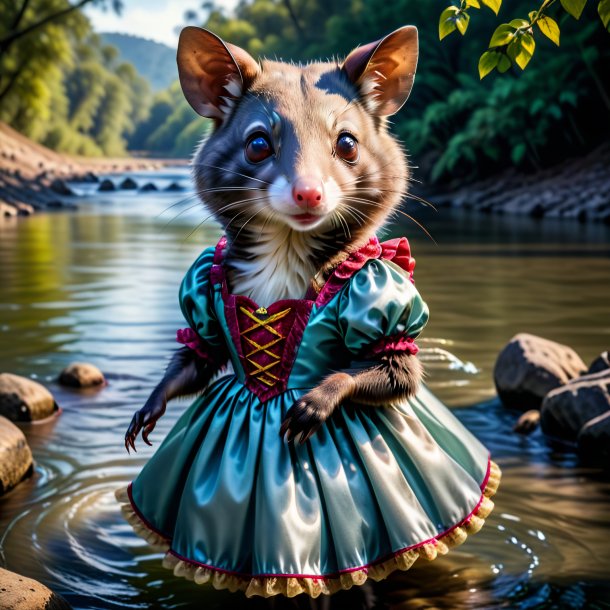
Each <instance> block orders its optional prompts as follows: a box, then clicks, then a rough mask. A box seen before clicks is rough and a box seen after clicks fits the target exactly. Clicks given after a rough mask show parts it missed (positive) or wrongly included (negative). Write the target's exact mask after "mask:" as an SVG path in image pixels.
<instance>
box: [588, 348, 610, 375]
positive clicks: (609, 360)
mask: <svg viewBox="0 0 610 610" xmlns="http://www.w3.org/2000/svg"><path fill="white" fill-rule="evenodd" d="M608 369H610V352H608V351H605V352H602V353H601V354H600V355H599V356H598V357H597V358H596V359H595V360H594V361H593V362H592V363H591V365H590V366H589V370H588V372H589V373H599V372H600V371H605V370H608Z"/></svg>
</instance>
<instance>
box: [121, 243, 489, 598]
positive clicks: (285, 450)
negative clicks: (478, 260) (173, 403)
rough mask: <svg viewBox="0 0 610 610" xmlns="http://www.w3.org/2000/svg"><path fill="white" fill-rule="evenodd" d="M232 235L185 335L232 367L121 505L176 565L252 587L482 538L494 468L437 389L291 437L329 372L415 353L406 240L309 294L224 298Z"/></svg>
mask: <svg viewBox="0 0 610 610" xmlns="http://www.w3.org/2000/svg"><path fill="white" fill-rule="evenodd" d="M224 247H225V241H224V239H223V240H221V242H220V243H219V244H218V246H216V248H209V249H207V250H205V251H204V252H203V253H202V255H201V256H200V257H199V258H198V259H197V261H196V262H195V263H194V264H193V266H192V267H191V269H190V270H189V271H188V272H187V274H186V276H185V278H184V280H183V282H182V286H181V289H180V305H181V308H182V311H183V313H184V315H185V318H186V320H187V321H188V323H189V329H187V330H185V331H182V333H179V340H180V341H181V342H182V343H185V344H187V345H189V346H190V347H192V348H193V349H196V350H197V351H198V352H199V353H200V355H201V356H202V357H204V358H209V359H210V360H211V361H215V362H221V361H223V360H225V359H226V358H228V359H230V362H231V364H232V367H233V371H234V372H231V373H230V374H228V375H226V376H224V377H220V378H218V379H217V380H215V381H212V382H211V383H210V385H209V386H208V388H207V389H206V391H205V392H204V394H203V395H202V396H200V397H199V398H197V399H196V400H195V401H194V402H193V404H192V405H191V406H190V407H189V408H188V409H187V410H186V411H185V412H184V414H183V415H182V416H181V417H180V418H179V420H178V422H177V423H176V425H175V426H174V427H173V429H172V430H171V431H170V432H169V434H168V436H167V438H166V439H165V440H164V441H163V443H162V444H161V445H160V446H159V448H158V450H157V451H156V453H155V454H154V455H153V457H152V458H151V459H150V460H149V461H148V463H147V464H146V465H145V466H144V468H143V469H142V471H141V473H140V474H139V476H138V477H137V478H136V479H135V480H134V481H133V482H132V483H131V484H130V485H129V487H128V488H127V489H126V490H119V491H118V492H117V498H118V499H119V501H121V502H123V506H122V508H123V512H124V514H125V516H126V517H127V519H128V520H129V522H130V523H131V524H132V525H133V526H134V529H135V530H136V532H137V533H139V534H140V535H142V536H143V537H144V538H145V539H146V540H147V541H148V542H149V543H151V544H152V545H154V546H155V547H157V548H160V549H163V550H164V551H166V555H165V559H164V565H165V566H166V567H169V568H172V569H173V570H174V573H175V574H177V575H181V576H185V577H186V578H189V579H190V580H194V581H195V582H196V583H198V584H201V583H204V582H211V584H213V586H214V587H216V588H219V589H220V588H228V589H230V590H242V591H244V592H245V593H246V595H248V596H250V595H263V596H266V597H267V596H272V595H277V594H283V595H287V596H294V595H297V594H299V593H306V594H308V595H310V596H311V597H317V596H318V595H320V594H321V593H326V594H328V593H333V592H335V591H337V590H339V589H342V588H349V587H351V586H352V585H354V584H356V585H359V584H362V583H363V582H364V581H365V580H366V579H367V578H372V579H374V580H381V579H383V578H385V577H386V576H387V575H388V574H390V573H391V572H393V571H394V570H397V569H400V570H406V569H408V568H409V567H410V566H411V565H412V564H413V563H414V562H415V560H416V559H417V558H419V557H425V558H426V559H434V558H435V557H436V556H437V554H444V553H446V552H447V550H448V548H449V547H451V546H455V545H456V544H460V543H461V542H463V541H464V539H465V538H466V536H467V533H474V532H476V531H478V530H479V529H480V528H481V526H482V525H483V521H484V519H485V517H486V516H487V515H488V514H489V513H490V511H491V509H492V508H493V502H492V501H491V500H490V496H492V495H493V494H494V493H495V491H496V488H497V486H498V483H499V479H500V471H499V469H498V467H497V466H496V465H495V464H494V462H492V461H491V459H490V457H489V454H488V452H487V450H486V449H485V448H484V447H483V446H482V445H481V443H480V442H479V441H478V440H477V439H476V438H475V437H474V436H473V435H472V434H471V433H470V432H468V430H466V428H464V426H463V425H462V424H461V423H460V422H459V421H458V420H457V419H456V418H455V416H454V415H453V414H452V413H451V412H450V411H449V410H448V409H447V408H446V407H445V406H444V405H443V404H442V403H441V402H440V401H439V400H438V399H437V398H435V397H434V395H433V394H431V393H430V391H429V390H428V389H427V388H425V387H422V388H421V389H420V390H419V392H418V393H417V395H416V396H414V397H412V398H410V399H409V400H402V401H396V402H393V403H392V404H388V405H386V406H384V407H373V406H364V405H342V407H341V408H339V409H337V410H336V411H335V413H334V414H333V416H332V417H331V418H330V419H329V420H328V421H327V422H326V423H325V424H324V425H322V427H321V428H320V430H319V431H318V432H317V433H316V434H315V435H314V436H313V437H312V438H311V439H310V440H308V441H307V442H306V443H305V444H303V445H300V444H299V443H292V442H291V443H287V442H286V441H285V440H284V439H282V438H281V437H280V436H279V429H280V426H281V423H282V420H283V417H284V415H285V413H286V412H287V410H288V409H289V408H290V407H291V406H292V405H293V404H294V402H295V401H296V400H298V399H299V398H300V397H301V396H303V395H304V394H305V393H306V392H307V391H308V390H310V389H311V388H313V387H314V386H316V385H317V384H318V383H319V381H320V380H321V379H322V378H323V377H325V376H326V375H328V374H329V373H330V372H332V371H336V370H339V369H342V368H348V367H349V366H350V362H351V361H354V360H366V359H367V358H368V359H370V356H371V354H379V353H381V352H384V351H389V350H394V351H403V350H409V351H410V352H411V353H415V352H416V351H417V347H416V345H415V344H414V342H413V339H414V338H416V337H417V335H419V333H420V332H421V330H422V328H423V327H424V325H425V323H426V322H427V319H428V309H427V307H426V305H425V303H424V302H423V301H422V299H421V297H420V296H419V294H418V292H417V290H416V289H415V286H414V284H413V281H412V273H413V267H414V264H415V263H414V260H413V259H412V258H411V256H410V251H409V245H408V242H407V240H406V239H405V238H401V239H395V240H392V241H389V242H384V243H382V244H380V243H379V241H378V240H377V238H375V237H374V238H372V239H370V240H369V242H368V243H367V244H366V245H365V246H364V247H363V248H361V249H360V250H358V251H357V252H354V253H352V254H351V255H350V256H349V257H348V258H347V259H346V260H345V261H344V262H342V263H341V264H339V265H338V266H337V267H336V269H335V270H334V272H333V273H332V275H331V276H330V277H329V279H328V280H327V281H326V283H325V284H324V286H323V287H322V288H321V291H320V292H319V293H318V294H316V293H315V291H312V293H311V294H309V295H307V296H308V297H311V298H305V299H301V300H282V301H278V302H276V303H273V304H272V305H271V306H269V307H267V308H266V309H265V308H263V307H259V306H258V305H257V304H256V303H254V302H253V301H252V300H251V299H249V298H247V297H244V296H236V295H233V294H230V293H229V291H228V288H227V284H226V282H225V278H224V272H223V267H222V256H223V250H224Z"/></svg>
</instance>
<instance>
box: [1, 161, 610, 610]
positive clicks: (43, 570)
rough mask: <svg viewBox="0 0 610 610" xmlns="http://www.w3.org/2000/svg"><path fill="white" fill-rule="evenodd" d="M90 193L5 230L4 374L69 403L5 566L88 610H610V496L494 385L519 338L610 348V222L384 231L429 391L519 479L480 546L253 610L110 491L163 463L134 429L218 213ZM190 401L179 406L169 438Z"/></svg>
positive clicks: (40, 434)
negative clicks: (172, 551)
mask: <svg viewBox="0 0 610 610" xmlns="http://www.w3.org/2000/svg"><path fill="white" fill-rule="evenodd" d="M148 179H149V178H146V180H148ZM176 179H178V180H180V181H181V182H182V183H183V184H185V183H186V177H185V175H184V174H183V173H179V174H176V175H165V176H160V175H157V176H156V177H155V180H157V181H159V180H161V181H162V180H165V183H163V182H160V184H168V183H169V182H171V181H174V180H176ZM85 188H87V187H83V189H85ZM83 192H85V191H83ZM88 197H89V199H90V200H91V203H90V204H87V203H85V205H84V206H83V208H82V209H81V211H80V212H79V213H76V214H63V213H59V214H54V215H39V216H35V217H32V218H26V219H19V220H17V221H14V222H13V221H9V222H7V223H3V224H0V287H1V292H0V370H6V371H11V372H14V373H18V374H22V375H29V376H37V377H38V378H39V379H41V380H42V381H44V382H45V383H48V384H49V385H50V386H51V387H52V390H53V391H54V393H55V394H56V398H57V401H58V403H59V404H60V405H61V406H62V408H63V413H62V414H61V415H60V416H59V417H56V418H53V419H52V420H50V421H46V422H44V423H41V424H24V425H23V426H22V427H23V429H24V431H25V433H26V435H27V437H28V440H29V442H30V445H31V447H32V450H33V452H34V456H35V459H36V470H35V475H34V476H33V477H32V478H31V479H30V480H28V481H26V482H25V483H23V484H22V485H21V486H19V487H18V488H16V489H15V490H13V491H12V492H11V493H9V494H8V495H7V496H5V497H4V498H2V499H0V532H4V534H3V536H2V537H1V538H0V563H3V564H5V565H6V567H8V568H9V569H12V570H15V571H18V572H22V573H24V574H26V575H27V576H31V577H33V578H37V579H39V580H41V581H42V582H44V583H45V584H48V585H49V586H51V587H52V588H53V589H55V590H57V591H58V592H60V593H62V594H63V595H65V596H66V597H67V598H68V600H69V601H70V602H71V603H72V604H73V606H74V607H75V608H77V609H83V610H84V609H87V610H92V609H97V608H99V609H107V608H200V607H202V606H205V607H206V608H269V607H272V608H277V609H280V608H311V607H319V608H359V607H370V608H393V609H394V608H395V609H411V608H413V609H415V608H418V609H419V608H431V607H434V608H610V585H609V584H608V579H609V577H610V567H609V566H610V545H609V544H608V540H609V539H610V536H609V535H610V510H609V509H610V483H609V482H608V480H607V479H604V478H603V477H602V476H601V474H600V473H598V472H596V471H594V470H585V469H584V468H582V467H580V466H579V465H578V464H577V462H576V460H575V459H574V457H573V456H570V455H560V454H557V453H554V452H553V450H552V449H551V448H549V447H548V446H547V445H546V444H545V442H544V440H543V439H542V437H541V435H540V433H539V432H537V433H535V434H534V435H532V436H531V437H527V438H523V437H520V436H517V435H514V434H513V433H512V432H511V429H512V425H513V423H514V415H513V414H511V413H509V412H507V411H505V410H503V409H502V408H501V407H500V406H499V405H498V404H497V402H495V401H494V400H493V394H494V392H493V382H492V378H491V372H492V368H493V363H494V359H495V356H496V354H497V352H498V350H499V348H500V347H501V346H502V345H503V344H504V343H505V342H506V341H507V340H508V339H509V338H510V337H511V336H512V334H514V333H515V332H517V331H529V332H534V333H537V334H541V335H543V336H546V337H549V338H551V339H555V340H558V341H561V342H565V343H568V344H570V345H572V346H573V347H575V348H576V350H577V351H578V352H579V353H580V354H581V355H582V356H583V358H584V359H585V361H587V360H591V359H592V358H593V357H595V356H596V355H597V354H598V353H599V352H600V351H601V350H602V349H606V348H607V346H608V344H609V343H610V326H609V325H608V319H609V318H608V296H609V292H608V290H609V289H608V277H610V246H609V245H608V244H609V243H610V240H609V237H610V230H609V229H608V228H607V227H602V226H594V227H587V226H569V225H561V224H556V225H553V224H550V223H549V222H547V221H545V223H544V224H539V223H537V222H534V221H529V220H523V219H521V220H511V219H508V218H488V217H484V216H470V215H468V214H466V213H463V212H462V213H455V212H452V211H442V212H439V213H438V214H437V215H436V216H434V215H430V216H424V215H423V214H422V213H421V210H416V209H414V211H416V213H417V217H418V218H419V219H420V220H423V221H424V222H425V224H426V225H427V226H428V228H429V229H430V231H431V232H432V234H433V235H434V237H435V239H436V240H437V242H438V244H439V245H438V246H436V245H434V244H433V243H432V242H430V241H429V240H427V239H426V238H425V236H424V235H423V234H422V233H421V232H420V231H419V230H417V229H416V228H415V227H396V226H395V227H393V228H392V229H391V230H390V231H389V232H388V234H389V235H398V234H402V233H404V232H406V233H407V234H408V235H409V237H410V238H411V241H412V244H413V250H414V253H415V255H416V258H417V260H418V267H417V271H416V280H417V284H418V287H419V289H420V291H421V292H422V294H423V295H424V297H425V298H426V300H427V301H428V304H429V305H430V309H431V312H432V317H431V321H430V324H429V326H428V327H427V329H426V331H425V334H424V337H423V338H422V340H421V345H422V347H423V348H424V349H423V350H422V356H423V358H424V360H425V361H426V366H427V370H428V373H429V385H430V387H431V388H432V390H433V391H434V392H435V393H437V394H438V395H439V396H440V397H441V398H442V399H443V400H445V401H446V402H447V403H448V404H450V405H453V406H462V407H464V406H466V405H476V406H471V407H469V408H460V409H458V411H457V412H458V415H459V417H460V418H461V419H462V420H463V421H464V422H465V423H466V425H467V426H468V427H469V428H470V429H471V430H473V432H474V433H475V434H476V435H477V436H478V437H479V438H481V440H482V441H483V442H484V443H485V444H486V445H487V446H488V447H489V448H490V450H491V451H492V453H493V455H494V457H495V459H496V460H497V461H498V462H499V464H500V466H501V467H502V468H503V471H504V479H503V485H502V486H501V488H500V493H499V495H498V496H497V502H496V505H497V507H496V511H495V512H494V513H493V515H492V517H491V518H490V520H489V523H488V525H487V526H486V527H485V528H484V529H483V530H482V531H481V532H480V533H479V534H477V535H476V536H475V537H473V538H471V539H470V540H469V541H468V542H467V544H466V545H465V546H463V547H460V548H459V549H456V550H454V551H453V552H452V553H451V554H450V555H449V556H447V557H445V558H442V559H440V560H439V561H436V562H433V563H431V564H423V563H422V565H420V566H418V567H417V568H415V569H413V570H411V571H410V572H407V573H405V574H399V575H396V576H394V577H392V578H390V579H389V580H388V581H385V582H382V583H378V584H374V585H370V586H366V587H363V588H356V589H354V590H352V591H349V592H345V593H344V594H340V595H337V596H334V597H333V598H331V599H324V600H320V601H318V602H317V603H316V604H314V605H311V604H310V602H309V601H308V600H307V599H299V598H297V599H296V600H275V601H272V602H268V601H265V600H261V599H255V600H251V601H246V600H245V598H244V597H243V596H242V595H241V594H229V593H226V592H218V591H214V590H213V589H210V588H207V587H206V588H201V587H197V586H196V585H193V584H191V583H188V582H185V581H183V580H182V579H177V578H175V577H173V576H172V575H171V573H170V572H167V571H166V570H164V569H163V568H162V567H161V566H160V561H159V555H157V554H155V553H152V552H151V551H150V550H149V549H148V547H147V546H146V544H145V543H144V542H143V541H141V540H140V539H139V538H137V537H136V536H135V535H134V534H133V533H132V531H131V528H130V527H129V526H128V525H127V524H126V523H125V522H124V521H123V519H122V518H121V517H120V514H119V511H118V508H117V505H116V503H115V502H114V499H113V496H112V492H113V490H114V489H115V488H116V487H118V486H120V485H121V484H124V483H126V482H127V481H128V480H130V479H131V478H133V477H134V476H135V475H136V473H137V472H138V471H139V469H140V468H141V466H142V464H143V463H144V461H145V460H146V459H147V458H148V457H149V456H150V455H151V453H152V451H154V448H152V449H151V448H148V447H144V446H142V448H141V449H140V450H139V452H138V453H137V455H132V456H128V455H127V454H126V453H125V451H124V448H123V446H122V436H123V433H124V430H125V428H126V426H127V424H128V422H129V420H130V418H131V415H132V412H133V411H134V410H135V409H136V408H138V407H140V406H141V405H142V404H143V402H144V400H145V399H146V397H147V395H148V392H149V391H150V389H151V388H152V386H153V384H154V383H155V382H156V381H157V380H158V378H159V376H160V375H161V373H162V370H163V368H164V365H165V362H166V358H167V355H168V354H169V353H170V351H171V350H172V349H173V347H174V344H173V336H174V332H175V329H176V328H177V327H179V326H181V325H182V321H181V319H180V312H179V309H178V306H177V287H178V284H179V281H180V279H181V277H182V275H183V273H184V272H185V270H186V269H187V268H188V266H189V265H190V262H191V261H192V260H193V259H194V258H195V257H196V255H197V254H198V252H199V251H200V250H201V249H202V248H203V247H205V246H207V245H209V244H212V243H214V242H215V240H216V239H217V238H218V230H217V229H216V228H215V227H214V226H213V225H210V224H205V223H204V224H203V225H202V226H200V227H199V228H198V229H197V230H196V231H195V232H194V233H193V234H192V235H190V236H189V234H190V233H191V231H192V230H193V229H194V228H195V227H197V225H198V224H199V223H200V222H201V221H202V220H203V219H204V218H205V214H204V212H203V211H202V210H200V209H199V208H198V207H197V206H195V207H193V208H191V209H188V210H187V209H186V208H189V207H190V206H192V205H193V204H194V203H195V202H194V199H193V198H192V197H191V196H190V193H188V192H186V193H182V194H176V193H171V194H170V193H146V194H139V193H137V192H119V193H104V194H103V197H101V196H97V195H96V196H95V197H94V196H93V195H89V196H88ZM93 199H95V201H93ZM176 202H181V203H180V204H178V205H175V206H174V207H173V208H171V209H169V210H167V211H165V212H164V210H166V209H167V208H168V207H169V206H171V205H172V204H174V203H176ZM181 212H183V213H182V214H180V213H181ZM178 214H180V215H179V216H177V215H178ZM172 219H173V220H172ZM170 220H171V222H169V221H170ZM168 223H169V224H168ZM75 359H79V360H89V361H92V362H94V363H96V364H97V365H99V366H100V367H101V368H102V370H104V372H105V373H106V374H107V376H108V379H109V385H108V387H106V388H104V389H103V390H100V391H97V390H96V391H92V392H84V393H79V392H75V391H70V390H66V389H62V388H60V387H58V386H56V385H55V384H54V382H53V379H54V378H55V376H56V375H57V373H58V371H59V370H60V369H61V368H62V367H63V366H64V365H65V364H67V363H68V362H69V361H72V360H75ZM186 404H187V403H185V402H183V403H180V402H177V403H175V404H173V405H171V406H170V409H169V410H168V414H167V415H166V416H165V417H164V418H163V419H162V420H161V421H160V422H159V425H158V426H157V429H156V430H155V432H154V434H153V437H154V438H153V440H154V441H156V443H158V442H159V440H160V439H161V438H163V436H164V435H165V434H166V433H167V432H168V431H169V429H170V427H171V425H172V424H173V423H174V422H175V421H176V418H177V416H178V414H179V413H180V412H181V411H182V410H183V409H184V408H185V406H186ZM270 535H272V533H271V532H270Z"/></svg>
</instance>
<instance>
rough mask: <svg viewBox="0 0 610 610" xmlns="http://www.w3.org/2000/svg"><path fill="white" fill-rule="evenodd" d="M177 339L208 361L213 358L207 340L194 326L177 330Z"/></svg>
mask: <svg viewBox="0 0 610 610" xmlns="http://www.w3.org/2000/svg"><path fill="white" fill-rule="evenodd" d="M176 341H177V342H178V343H181V344H182V345H184V346H186V347H188V348H189V349H192V350H193V351H194V352H195V353H196V354H197V355H198V356H199V357H200V358H203V359H204V360H208V361H210V360H212V357H211V356H210V352H209V351H208V347H207V345H206V343H205V341H204V340H203V339H202V338H201V337H200V336H199V335H198V334H197V333H196V332H195V331H194V330H193V329H192V328H180V329H179V330H177V331H176Z"/></svg>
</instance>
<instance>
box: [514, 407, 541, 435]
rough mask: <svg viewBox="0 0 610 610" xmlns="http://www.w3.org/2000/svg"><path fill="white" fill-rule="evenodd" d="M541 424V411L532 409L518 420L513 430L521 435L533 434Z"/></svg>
mask: <svg viewBox="0 0 610 610" xmlns="http://www.w3.org/2000/svg"><path fill="white" fill-rule="evenodd" d="M539 423H540V411H538V409H531V410H530V411H526V412H525V413H523V414H522V415H521V417H520V418H519V419H518V420H517V423H516V424H515V425H514V427H513V430H514V431H515V432H518V433H519V434H531V433H532V432H533V431H534V430H535V429H536V428H537V427H538V424H539Z"/></svg>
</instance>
